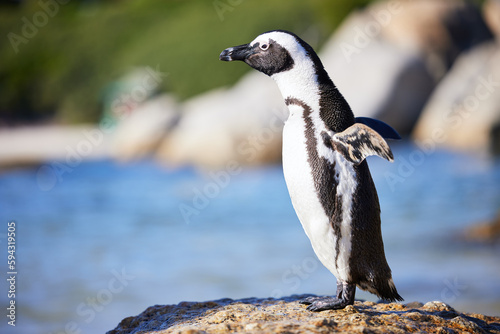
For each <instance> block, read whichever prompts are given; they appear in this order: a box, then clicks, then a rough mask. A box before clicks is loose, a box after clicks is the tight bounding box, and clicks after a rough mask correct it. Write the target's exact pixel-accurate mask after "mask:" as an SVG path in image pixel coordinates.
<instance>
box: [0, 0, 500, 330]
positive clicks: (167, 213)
mask: <svg viewBox="0 0 500 334" xmlns="http://www.w3.org/2000/svg"><path fill="white" fill-rule="evenodd" d="M0 29H1V31H2V36H3V37H2V38H1V39H0V226H2V227H1V228H0V247H1V249H2V254H4V255H3V256H2V259H1V260H0V268H1V271H2V276H6V275H7V274H6V273H7V272H8V271H9V270H8V268H7V233H8V230H7V224H8V223H9V222H12V221H14V222H15V223H16V261H17V262H16V265H17V268H16V269H17V272H18V275H17V279H16V297H15V301H16V306H17V311H16V312H17V313H16V316H17V317H16V328H15V329H16V330H17V331H16V332H18V333H21V332H23V333H96V332H105V331H107V330H111V329H113V328H114V327H115V326H116V325H117V324H118V323H119V322H120V321H121V319H123V318H125V317H127V316H131V315H136V314H139V313H140V312H142V311H143V310H145V309H146V308H147V307H148V306H151V305H155V304H173V303H178V302H180V301H183V300H191V301H203V300H210V299H220V298H225V297H230V298H244V297H251V296H256V297H275V298H278V297H281V296H288V295H291V294H302V293H313V294H330V295H331V294H333V293H334V292H335V289H336V285H335V279H334V277H333V276H332V275H331V274H330V273H329V272H328V271H327V270H326V269H325V268H324V267H323V266H322V265H321V264H320V263H319V261H318V260H317V259H316V257H315V255H314V253H313V251H312V249H311V246H310V244H309V240H308V239H307V237H306V235H305V233H304V232H303V230H302V228H301V226H300V223H299V221H298V219H297V217H296V216H295V213H294V211H293V208H292V206H291V203H290V199H289V196H288V193H287V189H286V185H285V183H284V179H283V173H282V169H281V164H280V159H281V129H282V125H283V120H285V119H286V117H287V110H286V108H285V106H284V104H283V101H282V98H281V95H280V93H279V91H278V89H277V87H275V84H274V82H273V81H272V80H271V79H269V78H268V77H266V76H265V75H263V74H261V73H257V72H255V71H250V68H249V67H248V66H246V65H245V64H243V63H223V62H220V61H219V60H218V55H219V53H220V52H221V51H222V50H223V49H225V48H227V47H230V46H234V45H239V44H243V43H248V42H250V41H251V40H253V39H254V38H255V37H256V36H257V35H259V34H260V33H262V32H265V31H268V30H273V29H286V30H290V31H293V32H295V33H296V34H298V35H299V36H301V37H302V38H303V39H304V40H306V41H307V42H308V43H309V44H311V45H312V46H313V47H314V48H315V49H316V50H317V51H318V53H319V55H320V58H321V59H322V60H323V63H324V65H325V67H326V68H327V70H328V72H329V73H330V76H331V77H332V79H333V81H334V82H335V84H336V85H337V86H338V87H339V89H340V91H341V92H342V93H343V94H344V96H345V97H346V99H347V100H348V102H349V103H350V105H351V107H352V109H353V111H354V113H355V114H356V116H367V117H373V118H377V119H381V120H383V121H385V122H387V123H389V124H390V125H392V126H393V127H395V128H396V129H397V130H398V131H399V132H400V133H401V134H402V135H403V137H404V139H403V140H401V141H397V142H395V141H392V142H390V145H391V147H392V149H393V152H394V156H395V162H394V163H393V164H389V163H387V162H386V161H384V160H382V159H379V158H369V164H370V168H371V171H372V175H373V178H374V181H375V184H376V186H377V189H378V193H379V197H380V202H381V207H382V229H383V234H384V242H385V248H386V255H387V259H388V262H389V264H390V266H391V268H392V270H393V277H394V281H395V283H396V286H397V287H398V290H399V292H400V294H401V295H402V296H403V297H404V298H405V301H406V302H411V301H420V302H427V301H431V300H441V301H443V302H446V303H448V304H450V305H451V306H453V307H455V308H456V309H458V310H460V311H466V312H479V313H484V314H487V315H497V316H499V315H500V246H499V242H498V240H499V238H500V213H499V212H500V159H499V158H498V154H499V152H500V1H499V0H486V1H470V2H467V1H459V0H456V1H452V0H447V1H435V0H419V1H417V0H415V1H405V0H393V1H369V0H357V1H347V0H345V1H344V0H342V1H340V0H339V1H320V0H313V1H307V2H305V1H298V0H297V1H296V0H288V1H285V0H279V1H265V2H264V1H248V0H247V1H245V0H215V1H174V0H170V1H163V2H155V1H151V0H144V1H125V0H123V1H116V0H115V1H111V0H109V1H104V0H103V1H97V0H94V1H91V0H88V1H83V0H82V1H77V0H73V1H67V0H41V1H0ZM8 290H9V286H8V285H7V282H6V280H5V279H2V280H1V281H0V291H1V292H0V296H1V297H0V298H1V303H2V305H3V306H2V307H5V308H6V307H7V305H8V303H9V302H10V299H8V298H7V291H8ZM357 298H359V299H365V300H372V301H376V297H375V296H373V295H371V294H369V293H366V292H362V291H359V290H358V293H357ZM5 308H4V310H5ZM4 312H6V311H4ZM13 329H14V328H12V327H11V326H9V325H8V324H7V320H6V317H5V316H4V320H2V321H1V322H0V331H1V332H2V333H10V332H14V331H13Z"/></svg>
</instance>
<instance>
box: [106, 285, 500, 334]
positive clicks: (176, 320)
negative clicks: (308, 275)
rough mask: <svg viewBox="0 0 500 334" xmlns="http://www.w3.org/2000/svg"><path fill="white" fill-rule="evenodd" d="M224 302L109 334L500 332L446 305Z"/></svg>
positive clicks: (149, 316)
mask: <svg viewBox="0 0 500 334" xmlns="http://www.w3.org/2000/svg"><path fill="white" fill-rule="evenodd" d="M303 297H305V296H296V295H294V296H291V297H285V298H281V299H272V298H268V299H259V298H247V299H240V300H232V299H221V300H215V301H208V302H201V303H199V302H182V303H179V304H177V305H155V306H151V307H149V308H147V309H146V310H145V311H144V312H142V313H141V314H139V315H138V316H135V317H134V316H132V317H128V318H125V319H123V320H122V321H121V322H120V324H119V325H118V326H117V327H116V328H115V329H113V330H111V331H109V332H108V334H129V333H145V334H146V333H165V334H166V333H332V332H335V333H408V332H412V333H413V332H419V333H500V317H491V316H484V315H480V314H464V313H461V312H458V311H456V310H454V309H453V308H452V307H450V306H449V305H446V304H444V303H442V302H428V303H426V304H425V305H424V304H421V303H417V302H413V303H410V304H406V305H403V304H397V303H390V304H384V303H378V304H377V303H373V302H360V301H356V302H355V303H354V305H353V306H351V305H350V306H347V307H346V308H345V309H342V310H328V311H323V312H310V311H307V310H306V308H305V306H304V305H301V304H300V303H299V302H298V300H299V299H301V298H303Z"/></svg>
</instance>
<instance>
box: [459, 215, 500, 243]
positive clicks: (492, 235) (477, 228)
mask: <svg viewBox="0 0 500 334" xmlns="http://www.w3.org/2000/svg"><path fill="white" fill-rule="evenodd" d="M461 239H463V240H465V241H468V242H479V243H488V244H491V243H495V242H499V241H500V211H499V212H498V214H497V216H496V218H495V219H494V220H493V221H491V222H482V223H478V224H475V225H473V226H470V227H468V228H466V229H465V231H464V232H463V234H462V238H461Z"/></svg>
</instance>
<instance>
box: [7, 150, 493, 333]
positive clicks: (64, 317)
mask: <svg viewBox="0 0 500 334" xmlns="http://www.w3.org/2000/svg"><path fill="white" fill-rule="evenodd" d="M393 147H394V150H393V151H394V155H395V156H396V161H395V162H394V163H393V164H389V163H387V162H386V161H384V160H382V159H379V158H369V163H370V168H371V170H372V175H373V178H374V180H375V183H376V185H377V189H378V193H379V197H380V202H381V207H382V228H383V234H384V240H385V247H386V254H387V259H388V262H389V264H390V266H391V268H392V270H393V277H394V281H395V283H396V286H397V287H398V290H399V292H400V294H401V295H402V296H403V297H404V298H405V300H406V301H407V302H410V301H415V300H417V301H422V302H426V301H430V300H442V301H444V302H446V303H449V304H451V305H452V306H454V307H455V308H457V309H458V310H461V311H468V312H481V313H486V314H490V315H500V246H498V245H497V246H484V245H477V244H468V243H464V242H461V241H460V240H459V238H458V237H457V236H458V235H459V234H460V232H461V231H462V229H463V228H465V227H466V226H469V225H471V224H473V223H475V222H478V221H484V220H488V219H492V218H493V217H494V216H495V215H496V213H497V210H498V209H499V208H500V161H499V160H495V159H492V158H485V157H476V156H467V155H460V154H453V153H448V152H423V151H422V150H420V149H419V148H417V147H414V146H411V145H410V144H400V145H399V146H397V145H396V146H393ZM43 182H46V180H45V181H44V180H43V179H41V178H40V174H39V173H37V168H32V169H24V170H12V171H6V172H3V173H2V174H0V247H1V250H2V254H4V255H2V257H1V258H0V270H1V272H2V275H3V277H5V276H6V273H7V271H8V268H7V223H8V222H10V221H15V223H16V258H17V268H16V269H17V272H18V274H17V276H16V297H15V301H16V307H17V308H16V328H15V332H16V333H78V332H79V333H100V332H105V331H107V330H111V329H113V328H114V327H115V326H116V325H117V324H118V323H119V321H120V320H121V319H122V318H124V317H127V316H130V315H136V314H138V313H140V312H142V311H143V310H144V309H146V308H147V307H148V306H151V305H154V304H172V303H178V302H180V301H183V300H198V301H202V300H210V299H219V298H223V297H231V298H243V297H251V296H257V297H269V296H273V297H279V296H284V295H291V294H301V293H314V294H333V293H334V291H335V279H334V277H333V276H332V275H331V274H330V273H329V272H328V271H327V270H326V269H325V268H324V267H323V266H322V265H321V264H320V263H319V262H318V261H317V260H316V257H315V255H314V253H313V252H312V249H311V246H310V244H309V241H308V239H307V237H306V236H305V234H304V232H303V231H302V228H301V226H300V223H299V222H298V220H297V218H296V216H295V213H294V211H293V208H292V206H291V204H290V199H289V197H288V193H287V190H286V186H285V183H284V179H283V174H282V170H281V167H280V166H270V167H260V168H249V167H241V166H235V169H233V170H231V171H229V170H227V171H223V172H219V173H218V174H208V173H199V172H196V171H195V170H193V169H189V168H186V169H180V170H168V169H165V168H163V167H161V166H160V165H158V164H156V163H155V162H154V161H151V160H146V161H141V162H137V163H132V164H123V165H121V164H117V163H115V162H112V161H98V162H86V163H82V164H80V165H78V166H75V167H73V168H71V171H66V173H64V174H63V175H61V179H60V180H57V182H56V183H55V184H54V187H53V188H52V189H50V190H46V189H47V187H46V184H44V183H43ZM42 189H43V190H42ZM44 190H45V191H44ZM8 289H9V288H8V286H7V284H6V280H5V279H2V281H1V284H0V298H1V305H2V308H3V309H4V310H5V307H6V306H7V303H8V302H9V299H8V298H7V291H8ZM357 298H360V299H367V300H373V301H376V297H375V296H373V295H371V294H369V293H365V292H362V291H359V290H358V293H357ZM4 312H6V311H4ZM0 319H3V320H0V332H2V333H14V330H13V328H12V327H10V326H9V325H7V321H8V319H7V318H6V317H5V316H2V318H0Z"/></svg>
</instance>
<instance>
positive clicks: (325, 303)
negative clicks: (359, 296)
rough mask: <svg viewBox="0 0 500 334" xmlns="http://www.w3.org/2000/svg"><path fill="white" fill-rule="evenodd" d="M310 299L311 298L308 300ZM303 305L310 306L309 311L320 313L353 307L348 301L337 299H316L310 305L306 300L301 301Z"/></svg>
mask: <svg viewBox="0 0 500 334" xmlns="http://www.w3.org/2000/svg"><path fill="white" fill-rule="evenodd" d="M306 299H309V298H306ZM301 303H302V304H310V305H309V306H308V307H307V310H308V311H313V312H320V311H325V310H339V309H342V308H344V307H346V306H347V305H352V304H353V303H350V302H349V301H348V300H345V299H338V298H335V297H315V300H314V301H312V302H311V303H309V302H308V301H307V302H306V300H303V301H301Z"/></svg>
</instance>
